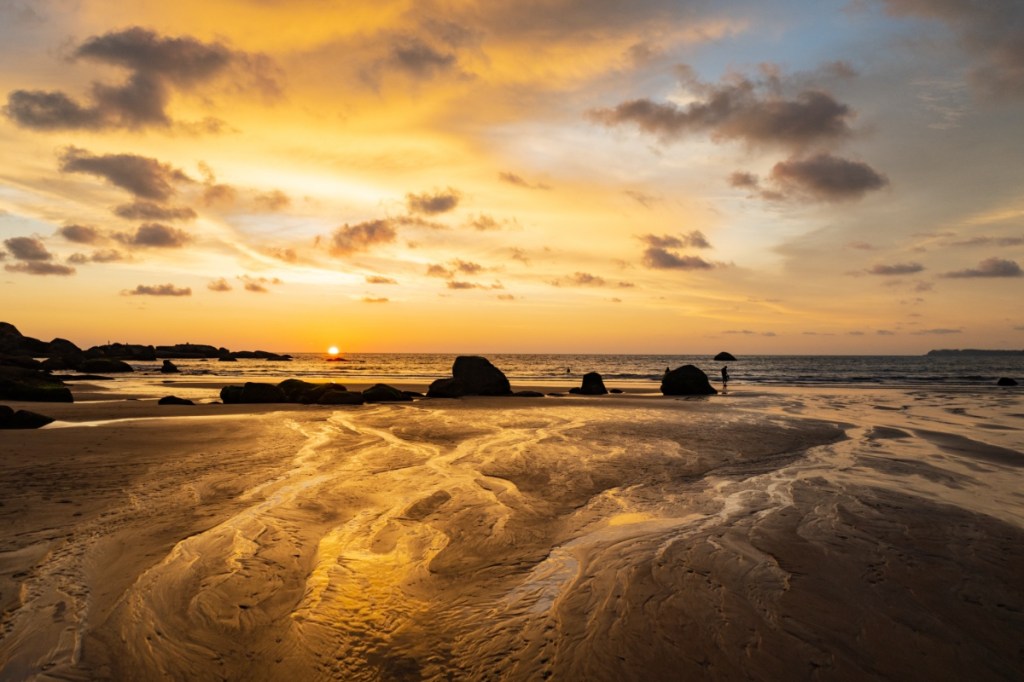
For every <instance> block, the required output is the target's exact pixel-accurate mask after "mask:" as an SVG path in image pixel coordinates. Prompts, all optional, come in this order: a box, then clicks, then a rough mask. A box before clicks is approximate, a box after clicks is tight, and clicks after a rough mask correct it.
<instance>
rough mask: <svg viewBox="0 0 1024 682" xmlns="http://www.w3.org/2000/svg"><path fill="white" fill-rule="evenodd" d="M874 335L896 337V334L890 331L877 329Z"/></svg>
mask: <svg viewBox="0 0 1024 682" xmlns="http://www.w3.org/2000/svg"><path fill="white" fill-rule="evenodd" d="M875 334H876V335H878V336H896V332H894V331H890V330H888V329H879V330H877V331H876V332H875Z"/></svg>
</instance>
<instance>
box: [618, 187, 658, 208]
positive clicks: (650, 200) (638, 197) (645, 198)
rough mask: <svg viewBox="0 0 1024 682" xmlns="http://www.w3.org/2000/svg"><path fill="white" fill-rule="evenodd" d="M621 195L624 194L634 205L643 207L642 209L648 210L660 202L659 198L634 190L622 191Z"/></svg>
mask: <svg viewBox="0 0 1024 682" xmlns="http://www.w3.org/2000/svg"><path fill="white" fill-rule="evenodd" d="M622 193H623V194H625V195H626V196H627V197H629V198H630V199H632V200H633V201H635V202H636V203H638V204H640V205H641V206H643V207H644V208H650V207H651V206H653V205H654V204H657V203H658V202H660V201H662V199H661V197H658V196H655V195H653V194H647V193H646V192H641V191H640V190H636V189H627V190H623V192H622Z"/></svg>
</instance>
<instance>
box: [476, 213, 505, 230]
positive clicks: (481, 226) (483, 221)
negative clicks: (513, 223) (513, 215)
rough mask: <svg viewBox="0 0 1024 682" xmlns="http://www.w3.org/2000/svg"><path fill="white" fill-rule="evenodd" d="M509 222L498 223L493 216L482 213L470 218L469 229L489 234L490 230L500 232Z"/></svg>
mask: <svg viewBox="0 0 1024 682" xmlns="http://www.w3.org/2000/svg"><path fill="white" fill-rule="evenodd" d="M507 222H508V221H505V220H502V221H498V220H496V219H494V218H493V217H492V216H489V215H486V214H483V213H481V214H480V215H478V216H476V217H474V218H470V220H469V227H472V228H473V229H475V230H479V231H480V232H487V231H489V230H500V229H501V228H502V227H504V226H505V224H506V223H507Z"/></svg>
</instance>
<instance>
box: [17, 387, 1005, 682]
mask: <svg viewBox="0 0 1024 682" xmlns="http://www.w3.org/2000/svg"><path fill="white" fill-rule="evenodd" d="M187 384H188V382H187V381H186V382H184V383H183V385H186V386H187ZM156 390H159V389H156ZM194 390H195V391H199V392H202V391H203V390H208V389H201V388H196V389H194ZM1017 405H1019V403H1017V402H1016V399H1015V398H1014V397H1013V396H1012V395H1007V396H1004V397H1000V396H992V397H988V398H984V397H981V396H979V395H977V394H973V393H969V392H968V393H965V392H962V391H961V392H957V391H952V392H941V393H937V394H936V393H932V392H925V391H901V390H895V389H893V390H876V391H865V390H861V389H816V390H812V389H806V390H805V389H801V390H800V391H799V392H797V391H795V390H792V389H774V390H770V391H761V392H753V391H749V390H748V391H742V390H741V391H738V392H737V391H734V392H733V395H732V397H731V398H730V399H728V400H724V401H723V400H722V399H717V400H707V399H682V400H678V399H677V400H672V399H668V398H661V397H659V396H652V395H646V394H643V393H636V392H633V391H630V392H627V393H626V394H623V395H621V396H619V397H609V396H605V397H603V398H587V397H574V398H545V399H523V398H466V399H463V400H460V401H451V400H447V401H446V400H433V401H426V402H423V401H421V402H416V403H411V404H403V405H378V406H365V407H357V408H347V409H346V410H332V409H330V408H322V407H315V406H313V407H308V408H291V409H287V410H283V411H282V410H281V409H280V406H277V407H275V406H266V407H260V406H252V405H244V406H223V405H205V406H203V405H200V406H197V407H195V408H167V407H161V408H157V407H155V406H154V405H153V403H152V402H151V401H148V400H147V401H143V402H142V403H136V404H133V403H131V402H127V403H121V404H120V406H119V407H111V404H109V403H92V404H90V403H89V402H79V403H76V404H74V405H65V406H58V405H54V406H50V407H49V411H50V412H51V413H53V414H54V416H57V417H58V418H59V419H62V420H70V421H63V422H58V424H59V425H63V424H67V426H65V427H64V428H49V429H44V430H42V431H37V432H10V433H11V435H12V437H13V438H7V437H6V436H5V438H7V440H5V443H10V444H12V445H13V446H14V447H15V448H16V449H17V450H18V451H20V452H21V453H23V457H24V461H23V463H22V464H21V465H19V466H16V467H8V468H7V469H6V473H5V476H4V479H3V491H2V492H3V499H4V506H3V508H0V513H2V514H3V516H4V517H5V521H4V522H5V524H7V526H8V527H9V528H10V531H9V533H8V538H9V539H8V540H7V541H6V543H5V546H4V548H3V575H4V576H5V581H6V582H4V583H3V585H4V588H3V594H4V595H5V607H4V608H5V610H6V611H7V616H6V617H5V620H4V638H3V640H2V641H0V652H2V654H3V658H4V659H5V660H7V661H8V663H7V664H6V667H5V668H4V674H5V676H7V677H9V678H20V677H22V676H26V675H29V674H30V673H31V672H32V671H40V670H43V669H46V670H48V673H47V674H48V675H49V676H53V677H62V676H65V675H70V676H73V677H75V676H85V677H97V676H100V677H104V676H112V677H114V678H116V679H126V678H135V679H139V678H140V677H141V678H145V679H153V678H157V677H161V676H169V677H172V678H175V679H185V678H189V679H210V678H217V677H224V678H227V679H296V678H299V679H338V680H357V679H367V680H371V679H420V678H424V679H447V678H449V677H455V678H460V679H489V678H500V679H523V680H525V679H541V678H544V677H547V676H550V677H552V678H553V679H609V680H611V679H637V680H640V679H669V678H678V677H680V676H682V677H710V678H714V679H737V678H747V677H749V678H753V679H780V678H791V679H792V678H801V677H806V676H809V675H812V674H821V675H824V676H826V677H829V678H831V679H863V677H864V676H870V675H876V674H878V675H882V676H884V677H905V678H914V679H924V678H928V679H940V678H944V677H949V676H951V675H952V676H954V677H955V676H960V675H968V674H969V675H971V676H972V677H974V678H975V679H1001V678H1008V677H1011V676H1012V675H1011V673H1012V671H1013V670H1014V669H1015V668H1016V666H1018V665H1019V660H1018V658H1017V657H1018V652H1017V644H1018V641H1017V640H1018V636H1017V635H1018V634H1019V632H1020V627H1021V616H1020V614H1021V608H1022V607H1024V603H1022V601H1021V598H1022V595H1021V592H1020V588H1019V581H1018V579H1017V576H1018V575H1019V568H1020V566H1021V561H1022V557H1021V553H1020V550H1019V549H1018V548H1019V547H1020V546H1021V539H1022V532H1024V531H1022V530H1021V523H1022V517H1021V506H1020V504H1019V501H1017V500H1016V499H1015V496H1016V492H1015V491H1016V490H1018V489H1019V488H1020V485H1021V471H1022V461H1021V459H1020V457H1021V454H1020V449H1021V441H1020V438H1019V433H1020V430H1019V420H1020V415H1019V414H1015V410H1016V407H1017ZM168 410H189V411H177V412H169V411H168ZM978 411H984V413H985V414H986V417H985V419H984V422H982V423H983V424H984V425H985V429H986V430H985V432H984V440H983V441H982V440H974V439H972V438H970V437H967V436H964V435H960V434H965V433H969V431H970V428H972V425H973V424H974V423H975V420H976V419H977V418H976V417H972V416H971V415H972V414H975V413H977V412H978ZM100 414H102V415H105V416H106V417H107V418H108V421H105V422H104V421H98V422H97V421H96V416H97V415H100ZM187 415H190V416H187ZM109 418H114V419H115V421H109ZM118 418H121V419H122V420H121V421H117V420H116V419H118ZM125 419H126V420H125ZM77 421H82V422H86V423H88V422H95V423H94V425H92V426H85V425H83V426H74V425H73V424H74V423H75V422H77ZM851 424H856V426H851ZM1014 424H1017V426H1014ZM844 432H845V436H844ZM72 453H73V454H72ZM58 474H59V475H58ZM69 478H70V479H73V480H74V481H75V483H74V485H71V484H70V483H69V481H68V479H69ZM29 511H31V513H28V512H29ZM44 556H45V557H46V560H45V561H43V562H40V560H41V559H43V558H44ZM15 585H20V586H21V592H20V596H18V597H15V596H14V595H15V594H16V593H12V592H11V588H13V586H15Z"/></svg>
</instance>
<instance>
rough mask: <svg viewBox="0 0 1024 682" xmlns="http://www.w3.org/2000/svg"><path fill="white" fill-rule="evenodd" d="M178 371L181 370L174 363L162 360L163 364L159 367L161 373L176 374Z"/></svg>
mask: <svg viewBox="0 0 1024 682" xmlns="http://www.w3.org/2000/svg"><path fill="white" fill-rule="evenodd" d="M179 372H181V370H180V369H178V366H177V365H175V364H174V363H173V362H171V361H170V360H164V364H163V366H162V367H161V368H160V373H161V374H177V373H179Z"/></svg>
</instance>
